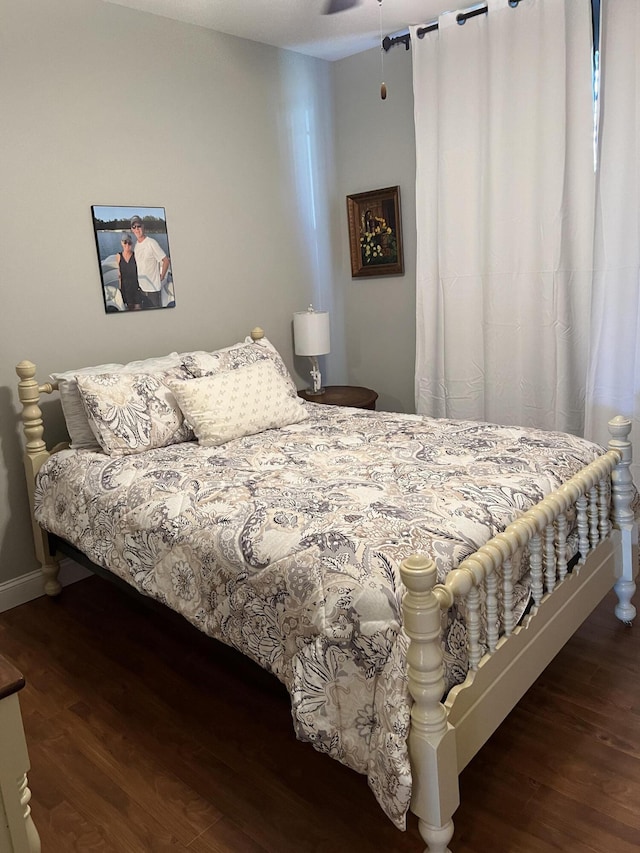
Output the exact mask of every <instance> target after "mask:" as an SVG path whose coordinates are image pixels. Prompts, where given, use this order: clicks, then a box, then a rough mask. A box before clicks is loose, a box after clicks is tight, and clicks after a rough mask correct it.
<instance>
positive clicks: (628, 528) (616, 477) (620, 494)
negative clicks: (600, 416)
mask: <svg viewBox="0 0 640 853" xmlns="http://www.w3.org/2000/svg"><path fill="white" fill-rule="evenodd" d="M630 432H631V421H630V420H629V419H628V418H625V417H623V416H622V415H618V416H617V417H615V418H613V419H612V420H610V421H609V433H610V434H611V439H610V441H609V449H610V450H617V451H618V453H619V454H620V456H621V459H620V462H619V463H618V464H617V465H616V467H615V468H614V470H613V471H612V472H611V488H612V493H613V494H612V517H613V524H614V526H615V527H616V528H617V529H618V530H620V532H621V534H622V555H623V557H622V566H621V570H620V577H619V579H618V581H617V582H616V584H615V591H616V595H617V596H618V604H617V605H616V610H615V613H616V616H617V617H618V619H620V621H621V622H626V623H627V624H630V623H631V622H632V621H633V619H634V618H635V615H636V608H635V607H634V606H633V604H631V599H632V598H633V596H634V594H635V591H636V584H635V578H636V575H637V571H638V567H637V556H636V554H635V548H634V546H635V545H637V533H636V525H635V518H634V515H633V510H632V509H631V501H632V499H633V495H634V488H633V477H632V476H631V471H630V467H631V457H632V450H631V442H630V441H629V434H630Z"/></svg>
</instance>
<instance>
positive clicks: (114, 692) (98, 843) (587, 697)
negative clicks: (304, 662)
mask: <svg viewBox="0 0 640 853" xmlns="http://www.w3.org/2000/svg"><path fill="white" fill-rule="evenodd" d="M613 604H614V599H613V598H612V597H611V596H610V597H609V598H607V600H606V601H605V602H603V603H602V604H601V605H600V606H599V608H598V609H597V610H596V611H595V613H594V614H593V615H592V616H591V617H590V619H589V620H588V621H587V622H586V623H585V625H584V626H583V628H582V629H581V630H580V632H579V633H578V634H577V635H576V636H575V637H574V638H573V639H572V640H571V641H570V642H569V643H568V644H567V646H566V647H565V648H564V650H563V651H562V653H561V654H560V656H559V657H558V658H556V660H555V661H554V662H553V663H552V664H551V666H550V667H549V669H548V670H547V671H546V672H545V674H544V675H543V676H542V677H541V678H540V679H539V680H538V682H537V683H536V684H535V685H534V687H533V688H532V689H531V690H530V691H529V692H528V693H527V695H526V696H525V697H524V699H523V700H522V701H521V702H520V704H519V705H518V706H517V708H516V709H515V710H514V712H513V713H512V714H511V715H510V716H509V718H508V719H507V720H506V721H505V723H504V724H503V725H502V726H501V727H500V729H499V730H498V732H497V733H496V734H495V735H494V736H493V738H492V739H491V740H490V741H489V743H488V744H487V745H486V746H485V747H484V749H483V750H481V752H480V753H479V754H478V755H477V756H476V758H475V759H474V760H473V761H472V762H471V764H470V765H469V766H468V767H467V768H466V770H465V771H464V773H463V774H462V776H461V797H462V805H461V806H460V808H459V809H458V811H457V813H456V815H455V822H456V832H455V835H454V839H453V842H452V845H451V846H452V850H453V851H454V853H489V851H491V853H549V851H558V850H562V851H565V853H587V851H588V852H589V853H631V851H634V853H637V851H638V849H639V847H640V805H639V803H640V677H639V676H640V627H635V628H627V627H625V626H623V625H621V624H620V623H619V622H618V621H617V620H616V619H615V617H614V616H613ZM0 653H2V654H4V655H5V656H6V657H7V658H9V660H11V661H12V662H13V663H14V664H15V665H16V666H17V667H18V668H19V669H20V670H21V671H22V673H23V674H24V676H25V678H26V682H27V685H26V687H25V688H24V690H23V691H22V692H21V693H20V702H21V707H22V713H23V719H24V726H25V732H26V737H27V743H28V746H29V754H30V758H31V772H30V773H29V782H30V787H31V790H32V793H33V800H32V808H33V816H34V820H35V822H36V825H37V827H38V830H39V832H40V836H41V839H42V849H43V853H72V851H82V853H94V851H95V853H107V851H109V853H150V851H154V853H155V851H171V853H180V851H190V853H229V851H247V853H258V851H270V853H306V851H314V853H321V851H322V852H323V853H324V851H326V853H329V851H331V853H342V851H345V853H347V851H354V853H369V851H371V853H373V851H376V853H378V851H385V853H392V852H393V851H398V853H404V851H412V853H419V851H422V849H423V845H422V844H421V841H420V838H419V835H418V831H417V821H416V819H415V818H414V817H413V816H412V817H410V819H409V829H408V831H407V832H406V833H402V832H399V831H398V830H396V829H395V828H394V827H393V826H392V825H391V823H390V822H389V821H388V820H387V818H386V817H385V816H384V815H383V813H382V811H381V810H380V808H379V807H378V806H377V804H376V802H375V800H374V798H373V795H372V794H371V793H370V792H369V789H368V788H367V785H366V782H365V780H364V777H361V776H358V775H357V774H355V773H353V772H352V771H350V770H348V769H347V768H345V767H342V766H341V765H339V764H338V763H337V762H335V761H332V760H331V759H329V758H327V757H326V756H324V755H320V754H318V753H316V752H315V751H314V750H313V749H312V747H311V746H309V745H307V744H302V743H299V742H297V741H296V740H295V738H294V735H293V731H292V724H291V719H290V712H289V703H288V698H287V696H286V694H285V693H284V690H283V689H282V688H281V687H280V685H279V684H278V683H277V682H276V681H275V679H273V678H272V677H270V676H268V675H266V674H265V673H263V672H262V671H260V670H259V669H257V668H256V667H254V666H253V665H252V664H251V663H250V662H248V661H245V660H244V659H243V658H241V657H240V656H238V655H236V654H234V653H232V651H231V650H229V649H226V648H225V647H223V646H221V645H219V644H217V643H215V642H213V641H210V640H208V639H207V638H206V637H204V636H202V635H201V634H199V633H198V632H197V631H196V630H195V629H193V628H192V627H191V626H189V625H188V624H187V623H186V622H183V621H182V620H181V619H179V618H178V617H175V616H173V614H169V613H166V612H159V611H157V610H153V609H149V608H148V607H146V606H144V605H143V604H142V603H141V602H140V601H138V600H135V599H133V598H130V597H129V596H127V595H125V594H123V593H122V592H121V591H120V590H118V589H116V588H114V587H113V586H112V585H111V584H109V583H107V582H105V581H103V580H101V579H99V578H89V579H87V580H84V581H81V582H79V583H76V584H74V585H72V586H70V587H67V588H66V589H65V590H64V591H63V594H62V595H61V596H60V598H59V599H58V600H56V601H52V600H49V599H44V598H42V599H38V600H36V601H33V602H30V603H29V604H26V605H23V606H22V607H18V608H15V609H14V610H11V611H8V612H6V613H4V614H0Z"/></svg>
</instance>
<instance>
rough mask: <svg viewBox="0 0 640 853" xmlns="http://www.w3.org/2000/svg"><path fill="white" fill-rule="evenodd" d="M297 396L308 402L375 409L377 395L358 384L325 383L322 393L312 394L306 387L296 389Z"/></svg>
mask: <svg viewBox="0 0 640 853" xmlns="http://www.w3.org/2000/svg"><path fill="white" fill-rule="evenodd" d="M298 397H302V399H303V400H308V401H309V402H310V403H324V405H325V406H351V407H352V408H354V409H375V407H376V400H377V399H378V395H377V393H376V392H375V391H372V390H371V388H361V387H360V386H358V385H327V387H326V388H325V389H324V394H312V393H311V392H310V391H308V390H307V389H306V388H305V389H303V390H302V391H298Z"/></svg>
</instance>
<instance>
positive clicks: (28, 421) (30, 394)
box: [16, 361, 62, 595]
mask: <svg viewBox="0 0 640 853" xmlns="http://www.w3.org/2000/svg"><path fill="white" fill-rule="evenodd" d="M16 373H17V374H18V376H19V377H20V381H19V382H18V396H19V398H20V402H21V403H22V422H23V430H24V434H25V439H26V441H25V449H24V456H23V460H24V468H25V474H26V478H27V491H28V494H29V512H30V514H31V528H32V531H33V543H34V547H35V552H36V557H37V559H38V561H39V563H40V567H41V571H42V574H43V576H44V591H45V592H46V594H47V595H58V593H59V592H60V590H61V589H62V587H61V585H60V581H59V580H58V572H59V570H60V564H59V563H58V561H57V559H56V558H55V557H54V555H53V554H52V553H51V550H50V548H49V537H48V535H47V533H46V531H45V530H43V529H42V528H41V527H40V525H39V524H38V522H37V521H36V519H35V517H34V515H33V493H34V488H35V479H36V474H37V473H38V471H39V470H40V467H41V466H42V465H43V464H44V463H45V462H46V460H47V459H48V458H49V456H50V455H51V454H50V451H49V450H48V449H47V445H46V443H45V441H44V438H43V436H44V424H43V421H42V411H41V410H40V406H39V402H40V394H51V393H52V392H53V391H55V390H56V386H55V385H54V384H52V383H50V382H47V383H45V384H43V385H39V384H38V382H37V380H36V378H35V375H36V366H35V364H32V362H30V361H21V362H20V364H18V365H17V366H16Z"/></svg>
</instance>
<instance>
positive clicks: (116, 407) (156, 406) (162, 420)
mask: <svg viewBox="0 0 640 853" xmlns="http://www.w3.org/2000/svg"><path fill="white" fill-rule="evenodd" d="M169 376H171V378H172V379H173V381H174V382H176V384H180V383H179V380H177V378H176V373H175V371H174V372H173V375H172V374H171V373H169V374H157V373H156V374H150V373H125V372H120V373H102V374H98V375H97V376H81V375H78V378H77V383H78V391H79V393H80V397H81V398H82V402H83V404H84V407H85V410H86V412H87V418H88V421H89V425H90V426H91V428H92V430H93V431H94V433H95V436H96V438H97V439H98V442H99V444H100V447H101V448H102V449H103V450H104V452H105V453H108V454H109V455H110V456H127V455H129V454H131V453H140V452H141V451H143V450H151V449H152V448H155V447H166V446H167V445H169V444H178V443H179V442H181V441H188V440H190V439H193V433H192V432H191V429H190V427H189V425H188V424H185V423H184V418H183V416H182V412H181V411H180V408H179V407H178V404H177V402H176V398H175V397H174V395H173V393H172V391H171V390H170V388H169V387H168V386H167V385H165V383H164V382H163V378H164V377H169Z"/></svg>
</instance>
